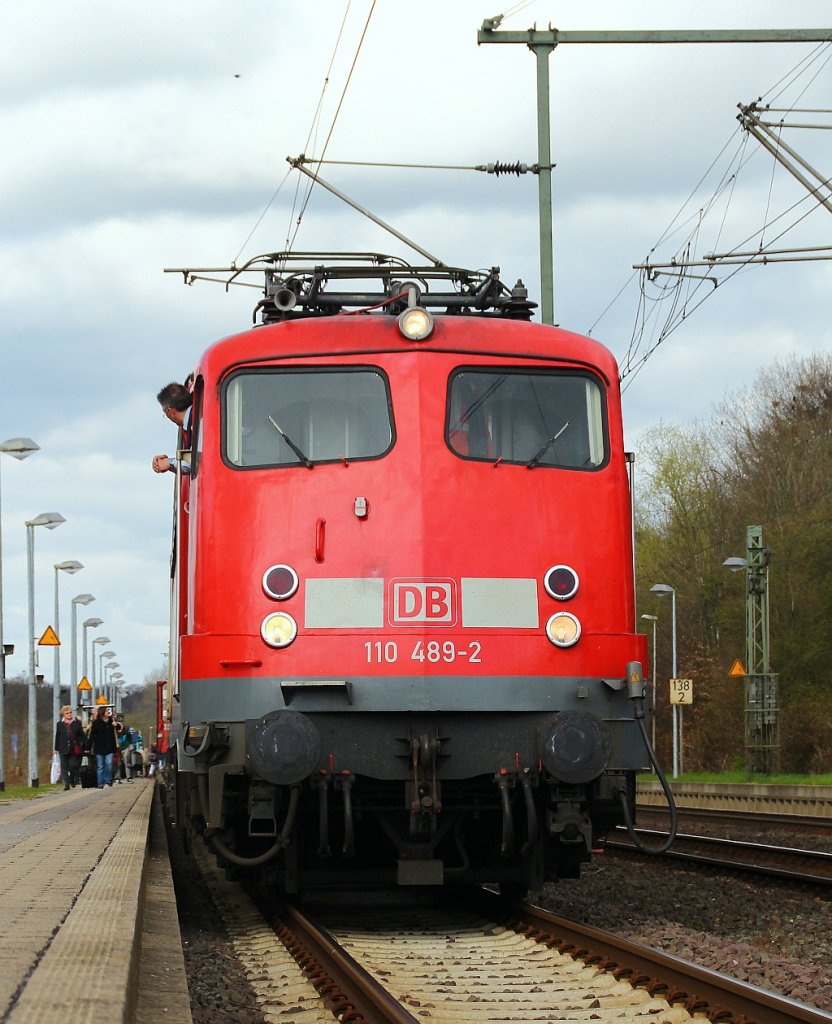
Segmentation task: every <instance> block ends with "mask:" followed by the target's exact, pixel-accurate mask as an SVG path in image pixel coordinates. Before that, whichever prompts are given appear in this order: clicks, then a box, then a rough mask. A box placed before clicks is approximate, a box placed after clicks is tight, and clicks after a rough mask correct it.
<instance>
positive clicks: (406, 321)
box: [398, 306, 433, 341]
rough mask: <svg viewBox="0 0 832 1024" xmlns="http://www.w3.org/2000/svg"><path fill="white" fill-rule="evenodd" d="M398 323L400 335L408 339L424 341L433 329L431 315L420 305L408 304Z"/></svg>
mask: <svg viewBox="0 0 832 1024" xmlns="http://www.w3.org/2000/svg"><path fill="white" fill-rule="evenodd" d="M398 323H399V330H400V331H401V333H402V337H404V338H407V340H408V341H424V340H425V338H428V337H430V335H431V333H432V331H433V317H432V316H431V315H430V313H428V311H427V310H426V309H423V308H422V307H421V306H409V307H408V308H407V309H406V310H405V311H404V313H402V314H401V315H400V316H399V321H398Z"/></svg>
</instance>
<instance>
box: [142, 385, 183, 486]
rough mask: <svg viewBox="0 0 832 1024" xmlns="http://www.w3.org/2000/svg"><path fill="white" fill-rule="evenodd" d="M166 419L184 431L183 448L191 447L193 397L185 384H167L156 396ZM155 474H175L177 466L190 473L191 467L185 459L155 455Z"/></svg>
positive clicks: (152, 463)
mask: <svg viewBox="0 0 832 1024" xmlns="http://www.w3.org/2000/svg"><path fill="white" fill-rule="evenodd" d="M156 399H157V401H158V402H159V405H161V407H162V412H163V413H164V414H165V416H166V418H167V419H169V420H170V421H171V423H175V424H176V425H177V427H180V428H181V430H182V447H183V449H185V450H187V449H189V448H190V447H191V409H192V406H193V395H192V394H191V392H190V391H189V390H188V389H187V388H186V387H185V385H184V384H177V383H176V382H175V381H174V382H172V383H170V384H166V385H165V386H164V387H163V388H162V390H161V391H160V392H159V394H158V395H157V396H156ZM151 465H152V466H153V472H154V473H168V472H170V473H175V472H176V467H177V465H178V466H179V468H180V469H181V471H182V472H183V473H190V471H191V465H190V463H189V462H186V461H185V460H184V459H173V458H170V457H169V456H167V455H154V456H153V461H152V462H151Z"/></svg>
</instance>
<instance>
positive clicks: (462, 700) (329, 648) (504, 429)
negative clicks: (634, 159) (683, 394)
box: [180, 317, 644, 882]
mask: <svg viewBox="0 0 832 1024" xmlns="http://www.w3.org/2000/svg"><path fill="white" fill-rule="evenodd" d="M541 332H542V336H543V339H544V340H543V342H542V343H541V340H540V339H541ZM313 351H318V352H321V353H325V354H321V355H313V354H310V353H311V352H313ZM547 351H548V353H549V354H548V355H547V354H545V353H546V352H547ZM495 353H499V354H495ZM616 379H617V378H616V374H615V367H614V364H613V361H612V359H611V357H609V355H608V354H607V353H606V352H605V350H603V349H602V348H601V347H600V346H598V345H597V344H595V343H594V342H589V341H587V340H586V339H578V338H576V337H575V336H571V335H567V334H565V333H563V332H559V331H556V330H554V329H547V328H539V327H532V326H530V325H527V324H516V323H501V322H490V321H470V320H465V319H463V318H454V317H446V318H439V319H438V320H437V324H436V329H435V330H434V332H433V334H432V335H431V336H430V338H429V339H428V340H427V341H420V342H419V343H418V344H414V343H413V342H406V341H404V340H403V339H402V338H401V335H400V334H398V332H397V330H396V325H395V322H391V321H390V318H386V319H384V320H383V321H379V320H378V318H373V317H364V318H357V317H355V318H346V317H343V318H342V317H336V318H327V319H325V320H324V321H314V322H303V323H296V322H292V323H288V324H284V325H280V326H277V327H269V328H263V329H261V330H260V331H258V332H253V333H252V334H251V335H243V336H241V337H240V338H239V339H231V340H230V341H228V342H225V343H222V344H221V345H219V346H217V347H216V348H215V349H214V350H212V351H211V352H209V354H208V356H207V357H206V359H205V361H204V364H203V367H202V372H201V375H200V377H199V378H198V382H197V392H196V395H197V401H196V405H195V419H196V435H195V436H196V441H195V445H194V448H195V451H194V463H193V468H192V472H191V478H190V481H189V484H188V486H189V493H188V501H187V510H183V517H184V519H185V521H186V528H187V532H188V536H187V544H185V545H183V550H184V551H185V552H186V555H187V561H188V564H187V566H182V569H181V571H183V572H186V573H187V585H186V587H185V601H186V607H185V608H184V609H183V612H182V622H183V628H182V634H183V635H182V636H181V648H180V665H181V671H180V676H181V682H180V700H181V713H182V719H183V721H184V723H185V725H186V728H187V729H189V730H190V735H189V736H187V737H186V738H185V742H184V744H183V748H182V754H183V755H184V756H182V758H181V765H182V770H184V771H189V772H190V771H193V772H194V773H195V775H196V776H199V775H201V774H203V775H205V776H206V777H207V779H208V782H209V784H210V785H209V795H208V797H207V799H205V800H204V801H203V804H202V808H201V809H202V813H203V817H204V819H205V825H206V827H207V829H208V830H209V831H219V830H222V829H228V828H230V827H231V820H232V819H233V818H234V812H233V811H231V810H229V807H230V802H229V794H233V793H235V792H240V791H241V787H244V786H248V795H247V796H246V798H245V799H246V801H247V803H248V812H247V813H248V814H249V816H248V819H247V820H248V823H249V827H248V833H247V835H246V836H245V837H243V838H242V840H241V844H240V845H241V846H245V845H246V843H247V842H254V845H255V846H256V837H258V836H260V835H263V834H264V833H262V832H257V831H254V832H253V831H252V830H251V822H252V821H256V822H259V823H260V824H258V825H257V828H261V827H262V820H263V818H264V816H265V818H266V820H271V819H269V817H268V815H265V812H263V810H262V808H263V806H264V804H269V803H270V802H271V804H272V805H275V806H276V805H277V804H280V802H281V799H282V798H281V797H280V795H279V791H280V788H281V787H290V788H291V787H300V788H301V790H302V791H303V792H305V793H306V794H307V797H308V801H309V802H310V805H311V809H310V808H306V809H305V810H304V804H303V801H304V799H305V797H304V795H303V792H302V794H301V796H300V801H301V811H300V812H299V824H298V825H297V826H296V827H297V828H298V830H299V831H300V834H301V835H302V836H303V838H302V839H301V840H300V841H301V845H303V846H304V849H305V850H306V851H307V854H308V861H307V862H305V863H306V867H307V868H309V869H310V870H311V868H310V865H312V864H313V863H315V864H320V865H324V864H325V863H326V862H327V859H328V858H329V857H331V856H332V854H331V849H330V847H331V843H330V842H329V840H328V836H329V830H330V829H333V830H335V831H337V832H338V835H339V842H340V843H341V845H342V848H343V849H344V850H349V851H350V852H351V853H353V854H354V855H357V853H356V851H358V850H361V851H363V853H362V854H361V855H357V859H358V860H359V861H360V860H361V857H362V855H363V857H364V858H365V859H368V860H369V861H371V862H374V863H375V864H376V866H378V865H379V864H380V863H381V862H382V861H383V860H384V856H383V854H382V853H380V852H379V848H380V847H385V848H386V851H387V856H388V860H389V862H390V863H391V864H394V865H397V867H396V872H397V874H396V877H398V879H399V881H405V882H407V881H415V882H434V881H438V880H441V879H442V878H443V877H445V876H448V877H450V876H451V875H452V873H453V872H454V871H455V872H457V876H458V877H459V876H462V875H464V876H465V877H471V878H474V877H482V878H489V877H491V876H489V872H491V875H492V876H493V872H494V871H495V865H496V866H497V867H499V866H500V865H501V864H502V866H503V867H504V868H505V869H506V871H509V874H510V871H514V870H515V869H516V870H517V871H522V872H525V875H524V877H526V879H527V880H529V879H531V880H534V879H535V878H538V877H542V874H543V873H544V872H548V873H550V874H551V873H553V872H554V873H557V865H556V864H555V866H554V867H553V863H554V861H556V860H560V861H562V863H563V864H566V865H568V868H566V869H564V871H563V872H562V873H568V871H571V870H572V869H573V868H574V865H575V863H577V862H579V861H580V860H584V859H586V857H587V856H588V849H589V848H590V847H591V845H592V841H593V834H594V833H597V832H599V831H602V830H603V827H605V826H606V825H607V824H608V823H609V822H610V821H612V820H613V819H617V810H616V809H615V808H616V805H617V800H618V795H617V793H618V789H621V788H622V787H623V788H626V787H627V786H628V785H629V782H627V781H626V780H627V779H628V778H629V775H630V774H631V773H632V772H633V771H634V770H635V769H637V768H640V767H642V764H643V761H644V751H643V749H642V747H641V744H640V740H639V739H638V738H637V733H636V730H635V728H634V726H633V721H632V719H633V714H632V707H631V703H630V702H629V699H628V695H627V686H626V676H627V666H628V664H629V663H633V662H638V661H641V660H643V656H644V646H643V645H644V640H643V638H642V637H639V636H637V635H635V634H634V632H633V620H634V607H633V583H632V549H631V523H630V504H629V489H628V482H627V477H626V467H625V460H624V455H623V446H622V435H621V423H620V411H619V407H618V398H617V390H616V384H615V381H616ZM622 780H624V781H622ZM211 787H213V789H212V788H211ZM270 787H271V788H272V789H270ZM272 790H274V792H272ZM267 792H271V796H264V794H266V793H267ZM252 793H254V796H252ZM275 793H277V795H276V796H275ZM258 794H259V795H258ZM336 794H338V795H337V796H336ZM338 800H341V801H343V803H344V805H345V806H348V807H349V811H348V812H346V811H339V812H338V813H337V814H336V817H337V819H338V822H339V824H338V825H337V826H336V825H331V824H330V823H329V817H330V815H331V814H334V813H335V812H334V811H333V808H334V806H335V803H336V801H338ZM258 801H259V802H258ZM252 806H256V807H257V808H259V810H256V811H252V810H251V808H252ZM258 815H259V816H258ZM344 815H346V817H345V816H344ZM358 816H360V818H361V820H362V822H365V823H366V824H365V825H364V826H362V827H364V828H365V830H366V832H367V834H368V835H369V836H371V839H370V840H367V841H366V842H365V843H364V845H361V843H362V840H361V839H360V838H359V835H358V833H359V832H360V829H359V828H358V821H357V820H356V818H357V817H358ZM278 818H279V814H277V813H276V815H275V817H274V820H275V821H277V819H278ZM515 819H517V820H516V821H515ZM532 819H534V822H535V824H534V827H533V826H532ZM324 822H326V824H323V823H324ZM495 822H496V825H495V824H494V823H495ZM515 826H516V831H517V832H518V837H517V840H516V841H515V839H514V838H513V834H514V831H515ZM275 828H277V825H275ZM495 828H496V836H497V840H496V847H495V841H494V837H493V836H492V835H491V832H492V831H493V830H494V829H495ZM322 829H323V830H324V831H326V833H327V836H326V837H323V838H322V836H321V830H322ZM509 833H511V836H510V835H509ZM266 834H274V833H266ZM347 835H348V836H349V838H346V837H347ZM253 837H254V838H253ZM487 837H490V838H487ZM486 843H487V844H488V845H489V846H490V847H491V849H492V851H493V852H492V853H490V854H489V855H488V857H487V858H486V857H481V856H480V855H479V853H478V850H477V847H478V846H479V845H481V844H486ZM570 844H571V846H570ZM554 848H557V850H558V851H560V852H559V853H558V854H557V855H554V854H552V852H551V851H552V850H553V849H554ZM327 850H329V852H327ZM521 862H522V864H521ZM437 864H438V865H439V867H437V866H436V865H437ZM518 864H521V867H518ZM414 865H415V866H414ZM426 865H427V866H426ZM443 865H444V867H443ZM509 869H510V870H509ZM298 870H300V869H298ZM304 870H306V868H304Z"/></svg>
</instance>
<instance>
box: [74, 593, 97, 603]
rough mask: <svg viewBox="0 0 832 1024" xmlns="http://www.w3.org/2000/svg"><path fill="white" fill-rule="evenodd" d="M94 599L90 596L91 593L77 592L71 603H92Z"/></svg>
mask: <svg viewBox="0 0 832 1024" xmlns="http://www.w3.org/2000/svg"><path fill="white" fill-rule="evenodd" d="M94 600H95V598H94V597H93V596H92V594H78V596H77V597H73V599H72V603H73V604H92V602H93V601H94Z"/></svg>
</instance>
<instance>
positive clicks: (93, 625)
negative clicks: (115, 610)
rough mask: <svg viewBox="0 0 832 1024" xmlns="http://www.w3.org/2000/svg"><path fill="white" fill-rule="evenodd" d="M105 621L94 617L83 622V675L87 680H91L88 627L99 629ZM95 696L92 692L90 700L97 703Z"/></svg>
mask: <svg viewBox="0 0 832 1024" xmlns="http://www.w3.org/2000/svg"><path fill="white" fill-rule="evenodd" d="M103 621H104V620H103V619H96V618H92V619H84V622H83V626H84V629H83V642H82V644H81V650H82V651H83V655H82V667H81V675H82V676H83V677H84V678H85V679H86V680H87V682H89V676H88V675H87V630H88V629H97V628H98V627H99V626H100V625H101V624H102V623H103ZM90 692H91V693H92V691H90ZM94 697H95V694H92V696H91V697H90V700H91V701H92V703H93V704H94V703H95V701H94V699H93V698H94Z"/></svg>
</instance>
